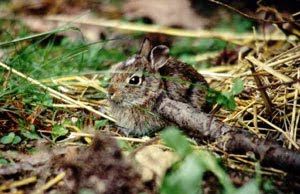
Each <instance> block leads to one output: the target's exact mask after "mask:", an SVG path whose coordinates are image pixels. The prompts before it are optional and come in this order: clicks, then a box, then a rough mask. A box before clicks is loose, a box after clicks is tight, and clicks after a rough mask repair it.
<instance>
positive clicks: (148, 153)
mask: <svg viewBox="0 0 300 194" xmlns="http://www.w3.org/2000/svg"><path fill="white" fill-rule="evenodd" d="M135 159H136V161H137V164H138V165H137V168H138V171H139V172H140V174H141V175H142V180H143V182H148V181H151V180H155V182H156V184H157V185H160V183H161V179H162V178H163V176H164V174H165V172H166V171H167V170H168V168H170V167H171V165H172V164H173V163H174V162H175V161H176V160H177V157H176V155H175V154H174V153H173V152H171V151H164V150H162V149H161V148H159V147H157V146H155V145H150V146H146V147H145V148H143V149H142V150H140V151H139V152H137V153H136V155H135Z"/></svg>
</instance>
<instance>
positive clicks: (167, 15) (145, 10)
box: [123, 0, 208, 29]
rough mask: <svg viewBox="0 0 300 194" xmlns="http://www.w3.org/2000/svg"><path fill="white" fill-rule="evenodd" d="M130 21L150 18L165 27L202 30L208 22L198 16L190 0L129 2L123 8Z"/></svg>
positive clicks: (132, 0)
mask: <svg viewBox="0 0 300 194" xmlns="http://www.w3.org/2000/svg"><path fill="white" fill-rule="evenodd" d="M123 11H124V13H125V16H127V17H128V18H129V19H137V18H149V19H151V20H152V21H153V22H154V23H156V24H159V25H163V26H175V27H183V28H190V29H195V28H202V27H204V26H205V25H207V24H208V20H207V19H204V18H203V17H201V16H199V15H197V14H196V13H195V11H194V10H193V9H192V8H191V3H190V1H188V0H152V1H148V0H129V1H128V2H126V3H125V4H124V6H123Z"/></svg>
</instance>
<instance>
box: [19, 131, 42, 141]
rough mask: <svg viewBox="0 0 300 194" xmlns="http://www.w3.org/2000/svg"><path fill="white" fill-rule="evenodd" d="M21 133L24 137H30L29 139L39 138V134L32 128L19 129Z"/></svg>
mask: <svg viewBox="0 0 300 194" xmlns="http://www.w3.org/2000/svg"><path fill="white" fill-rule="evenodd" d="M21 134H22V135H23V136H24V137H26V138H28V139H31V140H33V139H40V136H39V135H38V134H37V132H36V131H34V130H26V129H24V130H21Z"/></svg>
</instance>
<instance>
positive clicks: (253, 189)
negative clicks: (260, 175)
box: [235, 180, 261, 194]
mask: <svg viewBox="0 0 300 194" xmlns="http://www.w3.org/2000/svg"><path fill="white" fill-rule="evenodd" d="M235 193H236V194H244V193H253V194H259V193H261V192H260V191H259V185H258V183H257V182H256V181H255V180H252V181H250V182H249V183H247V184H245V185H243V186H242V187H241V188H239V189H238V190H237V191H236V192H235Z"/></svg>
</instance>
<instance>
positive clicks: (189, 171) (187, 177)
mask: <svg viewBox="0 0 300 194" xmlns="http://www.w3.org/2000/svg"><path fill="white" fill-rule="evenodd" d="M204 172H205V169H204V168H203V166H201V165H200V162H199V159H198V158H197V156H196V155H194V154H190V155H188V156H187V157H186V158H185V160H184V161H183V163H182V164H181V165H180V166H179V168H178V169H177V170H175V171H172V172H171V173H170V174H168V175H166V177H165V178H164V180H163V184H162V187H161V193H162V194H182V193H189V194H198V193H200V189H201V187H200V185H201V181H202V176H203V173H204Z"/></svg>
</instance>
